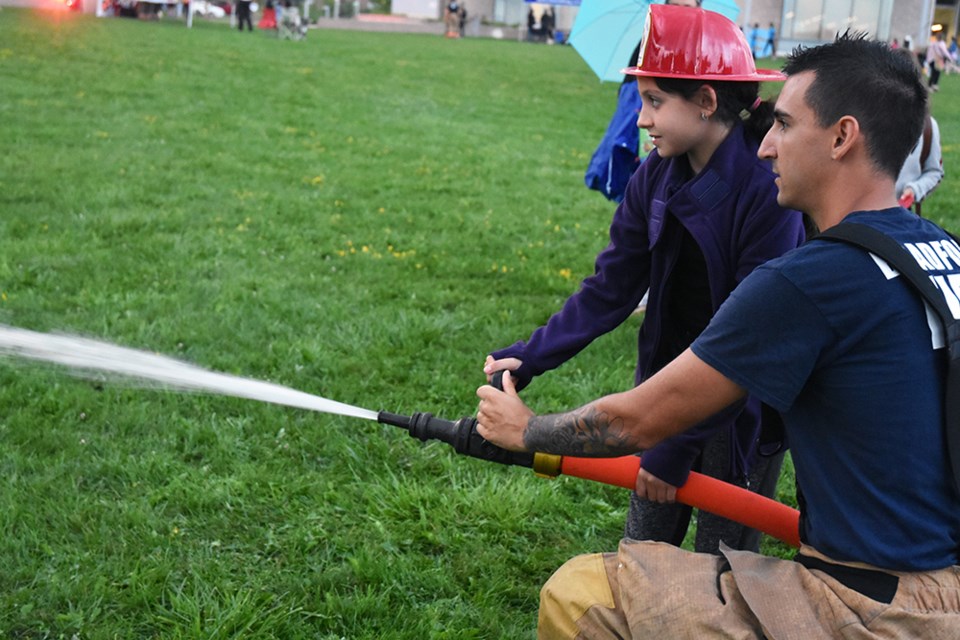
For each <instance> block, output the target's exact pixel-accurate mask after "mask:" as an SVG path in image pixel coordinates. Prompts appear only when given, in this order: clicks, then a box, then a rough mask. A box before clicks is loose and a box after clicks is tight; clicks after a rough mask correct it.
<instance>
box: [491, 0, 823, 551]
mask: <svg viewBox="0 0 960 640" xmlns="http://www.w3.org/2000/svg"><path fill="white" fill-rule="evenodd" d="M681 14H686V17H682V15H681ZM718 19H719V20H723V21H725V22H729V21H728V20H726V18H724V17H723V16H720V15H719V14H715V13H712V12H709V11H704V10H701V9H690V8H685V7H670V6H666V5H652V6H651V7H650V23H649V27H648V32H647V34H646V35H645V38H644V47H643V50H642V51H641V55H640V60H639V66H637V67H634V68H631V69H629V70H627V73H629V74H631V75H635V76H637V89H638V90H639V92H640V94H641V96H642V98H643V108H642V109H641V111H640V116H639V119H638V125H639V126H640V127H642V128H644V129H646V130H647V131H648V133H649V134H650V137H651V139H652V140H653V143H654V145H655V147H656V149H655V150H654V151H653V152H652V153H651V154H650V156H649V157H648V158H647V159H646V161H644V163H643V164H642V165H641V166H640V168H639V169H638V170H637V172H636V173H635V174H634V175H633V177H632V178H631V180H630V182H629V184H628V187H627V191H626V196H625V198H624V200H623V202H622V203H621V204H620V205H619V207H618V208H617V211H616V213H615V215H614V218H613V222H612V225H611V227H610V243H609V245H608V246H607V247H606V248H605V249H604V250H603V251H602V252H601V253H600V255H599V256H598V257H597V259H596V267H595V273H594V274H593V275H592V276H590V277H588V278H587V279H585V280H584V281H583V282H582V284H581V286H580V289H579V290H578V291H577V292H576V293H575V294H573V295H572V296H571V297H570V298H569V299H568V300H567V301H566V303H565V304H564V305H563V308H562V309H560V311H558V312H557V313H555V314H554V315H553V316H552V317H551V318H550V319H549V321H548V322H547V323H546V325H544V326H542V327H540V328H538V329H537V330H536V331H534V332H533V334H532V335H531V336H530V338H529V339H528V340H526V341H521V342H517V343H516V344H513V345H511V346H509V347H506V348H503V349H499V350H496V351H493V352H492V353H491V354H490V355H489V356H488V357H487V360H486V363H485V365H484V373H485V374H486V375H487V376H488V377H490V376H491V375H492V374H493V373H495V372H496V371H500V370H504V369H507V370H510V371H511V372H512V374H513V378H514V380H515V381H516V382H517V387H518V388H523V387H524V386H526V385H527V384H528V383H529V382H530V380H531V379H532V378H533V376H536V375H539V374H542V373H544V372H546V371H549V370H550V369H554V368H556V367H558V366H560V365H561V364H563V363H564V362H566V361H567V360H569V359H570V358H572V357H573V356H575V355H576V354H577V353H578V352H579V351H580V350H582V349H583V348H584V347H586V346H587V345H588V344H589V343H590V342H591V341H593V340H594V339H595V338H597V337H599V336H601V335H603V334H605V333H607V332H608V331H611V330H613V329H614V328H616V327H617V326H619V325H620V324H621V323H623V322H624V321H625V320H626V319H627V318H628V317H629V316H630V314H631V313H632V312H633V311H634V310H635V309H636V308H637V304H638V303H639V302H640V299H641V298H642V297H643V294H644V292H645V291H647V289H648V288H649V290H650V291H649V299H648V303H647V308H646V314H645V316H644V319H643V323H642V325H641V327H640V335H639V339H638V359H637V367H636V374H635V383H636V384H640V382H642V381H643V380H646V379H647V378H649V377H651V376H652V375H653V374H654V373H656V372H657V371H658V370H659V369H661V368H662V367H663V366H664V365H666V364H667V363H669V362H670V361H671V360H672V359H673V358H675V357H676V356H677V355H679V354H680V353H682V352H683V351H684V350H685V349H686V348H687V347H689V346H690V344H691V343H692V342H693V340H694V339H695V338H696V337H697V336H698V335H699V334H700V332H701V331H702V330H703V329H704V327H706V326H707V323H708V322H709V321H710V318H711V317H712V316H713V314H714V313H715V312H716V310H717V309H718V308H719V307H720V304H721V303H722V302H723V301H724V300H725V299H726V298H727V296H728V295H729V294H730V292H731V291H732V290H733V289H734V288H735V287H736V286H737V285H738V284H739V283H740V282H741V281H742V280H743V279H744V278H745V277H746V276H747V275H748V274H749V273H750V272H751V271H753V270H754V269H755V268H756V267H758V266H760V265H761V264H763V263H764V262H766V261H767V260H770V259H772V258H776V257H778V256H780V255H781V254H783V253H785V252H786V251H788V250H790V249H793V248H795V247H797V246H798V245H799V244H800V243H801V242H803V240H804V236H805V233H804V227H803V220H802V216H801V214H800V213H799V212H797V211H792V210H785V209H783V208H782V207H780V206H779V205H778V204H777V186H776V184H775V181H774V180H775V176H774V174H773V173H772V172H771V169H770V166H769V164H768V163H767V162H764V161H761V160H759V159H758V158H757V148H758V145H759V142H760V140H761V139H762V137H763V135H764V134H765V133H766V131H767V129H769V127H770V124H771V123H772V106H771V105H770V104H769V103H766V102H761V100H760V98H759V81H764V80H781V79H782V78H783V76H782V75H781V74H779V73H778V72H776V71H758V70H757V69H756V66H755V64H754V61H753V56H752V53H751V50H750V46H749V45H748V44H747V42H746V40H745V38H744V37H743V34H742V33H741V31H740V30H739V28H736V25H733V27H734V28H733V30H732V31H730V30H726V31H724V30H722V29H720V30H718V29H716V28H714V25H715V24H716V23H717V21H718ZM730 24H733V23H730ZM671 25H672V26H671ZM678 25H684V26H683V28H679V27H678ZM694 28H696V29H699V30H700V31H701V32H702V33H701V37H700V39H701V40H703V42H699V41H698V38H696V37H690V36H689V32H690V30H691V29H694ZM651 40H652V41H654V42H656V45H655V46H650V45H649V44H648V43H649V42H650V41H651ZM698 46H699V49H698V50H703V51H708V52H709V51H713V52H718V59H717V60H697V59H696V55H695V53H694V51H687V50H686V49H687V48H693V47H698ZM719 52H723V54H724V55H723V57H722V59H721V58H720V56H719ZM742 114H748V115H747V117H746V118H745V119H744V118H743V115H742ZM763 422H766V426H768V427H771V429H770V430H771V431H774V432H776V431H777V428H778V427H779V426H780V425H779V416H778V415H777V414H776V413H775V412H773V411H772V410H764V409H763V408H762V407H761V404H760V402H759V401H757V400H756V399H755V398H748V399H747V400H745V401H744V402H741V403H738V404H737V405H736V406H734V407H731V408H730V409H728V410H727V411H725V412H724V413H723V414H720V415H718V416H715V417H713V418H711V419H709V420H706V421H704V423H703V424H701V425H699V426H698V427H697V428H695V429H692V430H690V431H688V432H685V433H683V434H680V435H678V436H676V437H673V438H671V439H669V440H666V441H664V442H663V443H661V444H658V445H657V446H656V447H654V448H652V449H650V450H648V451H646V452H645V453H644V455H643V457H642V466H641V470H640V473H639V475H638V478H637V485H636V493H635V494H634V495H633V496H632V497H631V502H630V512H629V514H628V516H627V523H626V532H625V533H626V537H628V538H632V539H638V540H658V541H663V542H670V543H672V544H675V545H680V544H681V542H682V541H683V538H684V535H685V534H686V531H687V528H688V525H689V521H690V515H691V514H690V508H689V507H686V506H683V505H680V504H677V503H675V495H676V488H677V487H679V486H682V485H683V484H684V482H685V481H686V479H687V476H688V474H689V472H690V471H691V470H696V471H699V472H701V473H705V474H707V475H710V476H712V477H716V478H720V479H722V480H726V481H730V482H733V483H735V484H738V485H740V486H745V487H748V488H750V489H751V490H754V491H758V492H761V493H763V494H764V495H768V496H770V495H772V493H773V492H774V490H775V488H776V482H777V479H778V476H779V469H780V462H781V460H782V452H780V453H777V454H775V455H771V456H762V455H760V453H761V451H760V449H761V447H760V444H759V442H760V438H761V424H762V423H763ZM759 538H760V535H759V533H758V532H756V531H754V530H752V529H747V528H745V527H743V526H742V525H740V524H737V523H733V522H731V521H728V520H725V519H721V518H718V517H715V516H712V515H711V514H707V513H700V514H699V518H698V527H697V535H696V541H695V546H696V549H697V550H698V551H705V552H710V553H718V549H719V543H720V541H721V540H722V541H723V542H725V543H726V544H727V545H729V546H731V547H733V548H736V549H750V550H755V549H757V548H758V547H759Z"/></svg>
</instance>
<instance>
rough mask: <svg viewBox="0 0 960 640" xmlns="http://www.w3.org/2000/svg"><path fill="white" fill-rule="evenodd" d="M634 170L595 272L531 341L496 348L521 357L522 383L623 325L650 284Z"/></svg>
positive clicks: (496, 355)
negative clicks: (608, 240)
mask: <svg viewBox="0 0 960 640" xmlns="http://www.w3.org/2000/svg"><path fill="white" fill-rule="evenodd" d="M642 172H643V168H642V167H641V170H640V171H638V172H637V173H635V174H634V176H633V178H631V180H630V184H629V185H628V187H627V196H626V198H625V199H624V201H623V202H622V203H621V204H620V206H619V207H617V211H616V213H615V214H614V216H613V222H612V224H611V225H610V243H609V244H608V245H607V247H606V248H605V249H604V250H603V251H602V252H601V253H600V254H599V255H598V256H597V260H596V264H595V266H594V273H593V275H592V276H590V277H588V278H587V279H585V280H584V281H583V282H582V283H581V284H580V289H579V290H578V291H577V292H576V293H575V294H573V295H572V296H570V297H569V298H568V299H567V301H566V302H565V303H564V305H563V307H562V308H561V309H560V311H558V312H557V313H555V314H553V315H552V316H551V317H550V319H549V320H548V321H547V323H546V324H545V325H543V326H542V327H540V328H539V329H537V330H536V331H534V332H533V334H532V335H531V336H530V339H529V340H527V341H526V342H524V341H520V342H517V343H515V344H513V345H511V346H509V347H507V348H505V349H500V350H498V351H494V352H493V353H491V355H492V356H493V357H494V358H496V359H500V358H519V359H520V360H522V361H523V366H522V367H521V368H520V369H519V370H518V371H517V372H516V373H517V378H518V381H519V384H520V385H521V387H520V388H522V387H523V386H526V385H527V384H528V383H529V382H530V380H531V378H532V377H533V376H536V375H540V374H541V373H543V372H545V371H549V370H551V369H554V368H556V367H558V366H560V365H561V364H563V363H564V362H566V361H567V360H569V359H570V358H572V357H573V356H575V355H576V354H577V353H579V352H580V351H581V350H582V349H583V348H584V347H586V346H587V345H588V344H590V343H591V342H592V341H593V340H594V339H596V338H598V337H599V336H601V335H603V334H605V333H607V332H608V331H611V330H613V329H615V328H616V327H618V326H619V325H620V324H621V323H622V322H623V321H624V320H625V319H626V318H627V317H628V316H629V315H630V314H631V313H632V312H633V310H634V309H636V308H637V304H639V302H640V299H641V298H642V297H643V294H644V292H645V291H646V290H647V287H648V286H649V283H650V252H649V243H648V240H647V224H646V221H645V219H644V217H645V216H644V213H643V212H642V211H641V210H640V209H641V198H640V194H639V191H640V189H641V184H640V182H639V178H638V176H639V175H640V174H641V173H642Z"/></svg>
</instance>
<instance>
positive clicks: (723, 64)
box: [623, 4, 785, 82]
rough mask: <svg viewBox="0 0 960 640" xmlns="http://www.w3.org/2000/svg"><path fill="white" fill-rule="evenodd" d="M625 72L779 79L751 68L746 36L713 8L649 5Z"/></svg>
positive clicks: (697, 77)
mask: <svg viewBox="0 0 960 640" xmlns="http://www.w3.org/2000/svg"><path fill="white" fill-rule="evenodd" d="M623 73H626V74H629V75H631V76H647V77H655V78H683V79H689V80H715V81H716V80H720V81H726V82H762V81H768V80H784V79H785V76H784V75H783V74H782V73H780V72H779V71H775V70H773V69H757V65H756V64H755V63H754V60H753V52H752V51H751V50H750V45H749V44H747V39H746V37H745V36H744V35H743V32H742V31H741V30H740V27H738V26H737V25H736V24H734V23H733V22H732V21H731V20H729V19H728V18H726V17H725V16H722V15H720V14H719V13H715V12H713V11H706V10H704V9H694V8H690V7H677V6H670V5H664V4H654V5H650V11H649V13H648V14H647V21H646V24H645V25H644V28H643V39H642V40H641V42H640V55H639V57H638V59H637V66H636V67H630V68H628V69H624V70H623Z"/></svg>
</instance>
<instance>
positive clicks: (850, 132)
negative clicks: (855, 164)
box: [830, 116, 861, 160]
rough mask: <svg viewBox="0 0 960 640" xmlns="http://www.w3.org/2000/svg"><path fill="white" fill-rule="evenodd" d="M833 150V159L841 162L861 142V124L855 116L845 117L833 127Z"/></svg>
mask: <svg viewBox="0 0 960 640" xmlns="http://www.w3.org/2000/svg"><path fill="white" fill-rule="evenodd" d="M833 133H834V138H833V148H832V150H831V154H830V156H831V158H833V159H834V160H839V159H840V158H842V157H843V156H845V155H847V154H848V153H850V150H851V149H852V148H853V147H854V145H856V144H857V143H859V142H860V141H861V135H860V123H859V122H858V121H857V119H856V118H854V117H853V116H843V117H842V118H840V119H839V120H837V123H836V124H835V125H833Z"/></svg>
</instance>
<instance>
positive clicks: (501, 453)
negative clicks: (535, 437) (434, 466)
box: [377, 411, 533, 467]
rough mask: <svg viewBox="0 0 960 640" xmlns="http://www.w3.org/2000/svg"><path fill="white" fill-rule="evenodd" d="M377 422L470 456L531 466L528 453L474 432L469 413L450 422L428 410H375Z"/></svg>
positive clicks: (473, 424) (474, 421)
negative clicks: (409, 412)
mask: <svg viewBox="0 0 960 640" xmlns="http://www.w3.org/2000/svg"><path fill="white" fill-rule="evenodd" d="M377 422H381V423H383V424H390V425H393V426H395V427H401V428H403V429H406V430H407V431H408V432H409V433H410V435H411V436H412V437H414V438H417V439H419V440H422V441H423V442H427V441H429V440H440V441H441V442H446V443H447V444H449V445H450V446H451V447H453V449H454V451H456V452H457V453H459V454H462V455H466V456H470V457H471V458H479V459H481V460H487V461H489V462H499V463H500V464H509V465H516V466H520V467H532V466H533V454H532V453H522V452H515V451H507V450H506V449H501V448H500V447H498V446H496V445H493V444H490V443H489V442H487V441H486V440H484V439H483V436H481V435H480V434H479V433H477V419H476V418H473V417H466V418H460V419H459V420H457V421H456V422H451V421H450V420H444V419H442V418H435V417H434V416H433V414H431V413H415V414H413V415H412V416H402V415H398V414H395V413H389V412H387V411H381V412H380V413H378V414H377Z"/></svg>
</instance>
